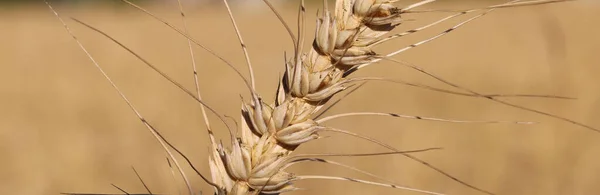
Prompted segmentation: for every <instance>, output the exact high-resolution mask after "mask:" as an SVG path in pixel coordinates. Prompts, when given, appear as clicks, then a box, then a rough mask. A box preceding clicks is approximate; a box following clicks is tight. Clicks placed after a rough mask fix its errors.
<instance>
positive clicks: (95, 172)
mask: <svg viewBox="0 0 600 195" xmlns="http://www.w3.org/2000/svg"><path fill="white" fill-rule="evenodd" d="M500 2H501V1H442V2H440V3H434V4H432V5H431V6H429V7H427V8H457V9H458V8H460V9H466V8H474V7H482V6H485V5H491V4H495V3H500ZM274 3H275V5H276V6H277V7H278V8H279V9H280V10H281V12H282V13H283V16H284V17H285V18H286V20H287V21H288V22H290V23H291V24H292V26H294V27H295V23H294V22H295V16H296V10H297V2H296V1H289V2H279V1H274ZM409 3H411V2H401V5H406V4H409ZM184 4H185V9H186V12H187V15H188V17H187V20H188V23H189V27H190V33H191V34H192V35H193V37H195V38H196V39H198V40H200V41H201V42H202V43H204V44H205V45H206V46H208V47H210V48H211V49H213V50H215V51H216V52H217V53H219V54H221V55H224V56H226V57H227V59H228V60H230V61H232V62H233V63H234V64H235V65H236V66H238V67H239V68H240V69H242V71H243V72H244V73H246V70H245V64H244V58H243V54H242V52H241V49H240V48H239V47H238V46H239V44H238V43H237V40H236V38H235V33H234V31H233V29H232V26H231V24H230V23H229V19H228V18H227V13H226V11H225V9H224V6H223V5H222V3H220V2H219V1H217V2H203V3H191V2H190V1H184ZM142 5H143V6H144V7H146V8H147V9H149V10H150V11H152V12H153V13H155V14H157V15H158V16H160V17H164V18H166V19H167V20H168V21H171V22H173V23H174V24H175V25H177V26H179V27H181V26H182V25H181V24H182V23H181V19H180V17H179V12H178V8H177V4H176V1H159V2H154V3H147V2H146V3H142ZM56 8H57V10H58V11H59V12H61V14H62V15H63V16H64V17H67V16H70V17H75V18H77V19H80V20H82V21H85V22H87V23H89V24H91V25H93V26H95V27H97V28H99V29H101V30H104V31H106V32H107V33H108V34H110V35H112V36H114V38H116V39H118V40H120V41H121V42H123V43H124V44H125V45H127V46H129V47H130V48H131V49H133V50H134V51H136V52H138V53H139V54H141V55H142V56H144V57H145V58H146V59H147V60H149V61H150V62H152V63H154V64H155V65H157V66H158V67H159V68H160V69H161V70H163V71H165V72H166V73H168V74H169V75H170V76H172V77H173V78H176V79H177V80H178V81H179V82H181V83H183V84H184V85H185V86H186V87H187V88H188V89H190V90H193V89H194V85H193V77H192V73H191V63H190V57H189V53H188V50H187V42H186V40H185V38H183V37H182V36H180V35H178V34H177V33H175V32H174V31H172V30H170V29H168V28H167V27H166V26H164V25H163V24H161V23H160V22H158V21H156V20H154V19H152V18H150V17H148V16H146V15H144V14H143V13H141V12H139V11H137V10H135V9H133V8H131V7H128V6H125V5H123V4H121V3H119V2H118V1H114V2H111V3H108V4H98V3H81V2H79V3H75V4H58V3H57V4H56ZM232 9H233V11H234V12H235V13H234V14H235V16H236V17H237V19H238V23H239V25H240V28H241V31H242V33H243V36H244V39H245V41H246V42H247V45H248V48H249V51H250V55H251V59H252V62H253V63H254V65H255V71H256V75H257V78H258V80H257V86H258V90H259V92H260V93H261V94H262V96H263V97H264V98H265V99H266V100H267V102H270V101H272V97H273V94H274V91H275V88H276V84H277V79H278V75H280V74H281V73H282V72H283V65H282V61H283V52H284V51H287V52H288V54H290V52H292V48H291V43H290V41H289V37H287V33H286V32H285V31H284V29H283V28H282V27H281V25H280V24H279V23H278V21H277V19H276V18H275V17H274V15H273V14H272V13H271V12H269V10H268V9H267V7H266V6H264V5H263V4H262V3H261V2H259V1H257V0H253V1H235V2H233V7H232ZM317 9H320V6H319V5H318V4H310V5H309V6H308V12H307V16H308V17H309V18H308V20H307V21H308V23H307V27H308V29H307V34H308V37H307V39H309V40H310V39H312V38H313V29H314V21H315V14H314V13H316V10H317ZM0 10H1V11H0V81H1V82H0V89H1V90H0V155H1V156H2V160H1V161H0V194H24V195H29V194H31V195H33V194H58V193H60V192H85V193H120V192H119V191H118V190H116V189H115V188H113V187H112V186H111V185H110V184H111V183H112V184H115V185H117V186H119V187H122V188H123V189H125V190H127V191H128V192H129V193H143V192H145V190H144V188H143V186H142V185H141V183H140V182H139V181H138V179H137V178H136V176H135V174H134V173H133V171H132V170H131V166H134V167H135V168H136V169H137V170H138V172H139V173H140V175H141V176H142V177H143V179H144V181H145V182H146V183H147V184H148V186H149V187H150V188H151V190H152V192H153V193H161V194H177V189H181V190H183V188H184V186H183V183H182V182H181V180H180V178H179V177H177V179H176V181H174V180H173V177H172V176H171V170H170V169H169V167H168V165H167V161H166V160H165V153H164V152H162V150H161V148H160V147H159V145H158V144H157V143H156V142H155V140H154V138H153V137H151V134H150V133H149V132H148V130H146V129H145V128H144V126H143V125H142V124H141V123H140V122H139V120H137V119H136V117H135V115H134V114H133V113H132V112H131V111H130V110H129V109H128V108H127V106H126V104H125V103H124V102H123V101H122V100H121V99H120V98H119V96H118V94H117V93H116V92H115V91H114V90H113V89H112V88H111V87H110V85H109V84H108V82H106V81H105V80H104V78H102V76H101V74H100V73H99V72H98V71H97V70H96V69H95V68H94V67H93V66H92V64H91V63H90V61H89V59H87V58H86V56H85V55H84V53H83V52H82V51H80V50H79V48H78V47H77V45H76V44H75V42H74V41H73V40H72V39H71V38H70V37H69V36H68V34H67V33H66V32H65V30H64V29H63V27H62V25H61V24H60V23H59V22H58V20H57V19H56V18H55V17H54V16H53V15H52V14H51V12H50V11H49V10H48V9H47V8H46V7H45V5H44V4H43V3H42V2H40V1H33V2H32V1H30V2H29V3H27V4H2V5H0ZM441 16H442V14H415V15H411V16H409V18H412V19H416V20H415V21H411V22H407V23H406V24H404V25H403V26H402V27H400V28H398V29H397V30H396V31H397V32H401V31H403V30H407V29H410V28H414V27H417V26H420V25H423V24H426V23H427V22H431V21H434V20H435V19H436V18H440V17H441ZM461 19H465V18H464V17H463V18H461ZM458 21H459V20H452V22H450V23H446V24H444V25H441V26H439V27H436V28H432V29H430V30H427V31H425V32H423V33H419V34H418V35H414V36H409V37H406V38H402V39H401V40H397V41H393V42H391V43H388V44H385V46H382V47H379V48H378V49H377V51H379V52H380V53H387V52H390V51H393V50H394V49H398V48H400V47H403V46H406V45H408V44H411V43H413V42H416V41H418V40H421V39H423V38H425V37H428V36H432V35H435V34H436V33H438V32H441V31H443V30H444V29H446V28H448V27H450V26H452V25H453V24H455V23H457V22H458ZM67 22H68V23H69V24H70V25H71V28H72V29H73V30H74V32H75V33H76V34H77V36H78V37H79V38H80V40H81V41H82V42H83V44H84V45H85V46H86V47H88V49H89V50H90V52H91V53H92V55H93V56H94V57H95V58H96V59H97V60H98V62H99V63H100V64H101V65H102V66H104V67H105V69H106V71H107V72H108V73H109V74H110V75H111V76H112V77H113V79H114V80H115V81H116V82H117V84H118V85H119V86H120V87H121V88H122V90H123V91H124V92H125V94H126V95H127V96H128V97H129V98H130V99H131V100H132V102H133V103H134V104H135V105H136V106H137V107H138V108H139V110H140V111H141V113H142V114H143V115H144V116H145V117H146V118H147V119H148V120H149V121H150V122H151V123H152V124H154V125H155V126H156V127H157V128H158V129H159V130H161V131H162V133H163V134H165V136H166V137H167V138H168V139H169V140H170V141H171V142H172V143H174V144H175V145H176V146H177V147H178V148H179V149H181V150H182V151H184V153H185V154H187V155H188V156H189V157H190V158H191V159H192V161H193V162H194V163H195V166H196V167H198V168H199V169H200V171H202V172H203V173H205V174H209V170H208V165H207V152H208V138H207V136H206V135H205V129H204V125H203V122H202V120H201V114H200V107H199V105H198V104H197V103H195V102H194V101H193V100H192V99H191V98H189V97H188V96H187V95H186V94H184V93H183V92H181V91H179V90H178V89H177V88H176V87H174V86H173V85H171V84H169V83H168V82H167V81H166V80H164V79H163V78H161V77H160V76H159V75H158V74H156V73H154V72H152V71H151V70H150V69H149V68H147V67H146V66H145V65H143V64H142V63H141V62H140V61H139V60H137V59H136V58H135V57H133V56H132V55H130V54H129V53H127V52H126V51H125V50H123V49H121V48H120V47H119V46H117V45H115V44H114V43H112V42H111V41H109V40H108V39H106V38H104V37H102V36H101V35H99V34H97V33H95V32H93V31H91V30H89V29H87V28H85V27H82V26H81V25H78V24H76V23H75V22H73V21H72V20H68V21H67ZM598 24H600V4H599V3H597V2H595V1H592V0H589V1H585V0H584V1H577V2H570V3H562V4H555V5H544V6H536V7H526V8H514V9H504V10H498V11H496V12H494V13H492V14H490V15H488V16H485V17H484V18H482V19H479V20H477V21H475V22H473V23H471V24H469V25H467V26H465V27H464V28H461V29H460V30H457V31H454V32H452V33H451V34H449V35H447V36H445V37H443V38H441V39H439V40H437V41H434V42H432V43H430V44H426V45H424V46H422V47H418V48H416V49H414V50H410V51H408V52H406V53H403V54H401V55H399V56H397V57H396V58H397V59H402V60H404V61H408V62H411V63H414V64H417V65H419V66H421V67H423V68H424V69H426V70H429V71H431V72H433V73H435V74H437V75H440V76H442V77H444V78H447V79H449V80H451V81H453V82H456V83H458V84H460V85H463V86H466V87H468V88H470V89H473V90H475V91H478V92H481V93H521V94H523V93H526V94H552V95H564V96H572V97H577V98H578V99H577V100H552V99H540V98H510V99H508V98H507V99H506V100H508V101H510V102H513V103H517V104H520V105H524V106H528V107H531V108H535V109H539V110H542V111H545V112H549V113H554V114H557V115H560V116H564V117H567V118H570V119H573V120H576V121H580V122H582V123H585V124H589V125H591V126H594V127H597V128H600V120H599V116H600V91H599V90H598V89H599V88H600V77H598V72H600V57H599V56H598V54H599V52H600V37H599V36H598V34H600V27H599V26H598ZM195 53H196V59H197V60H198V64H199V75H200V81H201V82H200V87H201V90H202V93H203V96H204V98H205V100H206V102H207V103H208V104H210V105H211V106H213V107H214V108H215V109H216V110H218V111H219V112H220V113H221V114H224V115H228V116H232V117H233V118H234V119H236V120H239V108H240V95H243V96H245V97H247V90H246V89H245V88H244V86H243V85H242V82H241V80H240V79H239V78H238V77H237V76H236V75H235V74H234V73H233V72H232V71H231V70H230V69H228V68H226V66H225V65H224V64H223V63H222V62H220V61H218V60H217V59H216V58H215V57H213V56H210V55H209V54H208V53H207V52H204V51H202V50H201V49H200V48H198V47H195ZM356 76H380V77H386V78H392V79H402V80H405V81H410V82H418V83H422V84H428V85H433V86H437V87H443V88H447V89H451V88H448V87H447V86H444V85H443V84H440V83H438V82H435V81H434V80H433V79H431V78H428V77H426V76H423V75H421V74H418V73H416V72H415V71H411V70H409V69H407V68H404V67H402V66H398V65H394V64H393V63H390V62H384V63H380V64H378V65H375V66H371V67H369V68H366V69H364V71H361V72H359V73H357V74H356ZM348 111H379V112H396V113H401V114H409V115H420V116H430V117H440V118H454V119H465V120H520V121H523V120H525V121H536V122H540V124H536V125H514V124H452V123H440V122H428V121H414V120H404V119H390V118H382V117H353V118H345V119H340V120H336V121H332V122H331V123H329V125H331V126H335V127H338V128H343V129H347V130H350V131H353V132H357V133H361V134H363V135H368V136H370V137H374V138H376V139H378V140H381V141H383V142H385V143H389V144H391V145H393V146H395V147H396V148H400V149H407V150H410V149H419V148H426V147H443V148H444V149H443V150H441V151H432V152H426V153H421V154H416V155H417V156H419V157H421V158H422V159H424V160H426V161H428V162H430V163H431V164H433V165H435V166H438V167H440V168H441V169H443V170H445V171H447V172H448V173H450V174H452V175H454V176H456V177H458V178H460V179H463V180H465V181H467V182H469V183H470V184H473V185H475V186H478V187H481V188H483V189H487V190H489V191H492V192H495V193H498V194H504V195H508V194H520V195H530V194H546V195H552V194H598V193H600V186H599V185H598V184H599V183H600V155H599V154H600V134H599V133H597V132H593V131H590V130H587V129H584V128H580V127H577V126H574V125H572V124H569V123H566V122H562V121H560V120H557V119H553V118H549V117H545V116H541V115H538V114H533V113H530V112H527V111H523V110H519V109H515V108H511V107H507V106H503V105H499V104H496V103H493V102H491V101H486V100H484V99H478V98H469V97H461V96H455V95H448V94H441V93H437V92H431V91H427V90H423V89H419V88H414V87H408V86H403V85H399V84H390V83H384V82H371V83H368V84H367V85H365V87H364V88H362V89H360V90H358V91H357V92H356V93H355V94H353V95H351V96H349V97H348V98H347V99H345V100H344V101H342V102H341V103H340V104H339V105H338V106H336V107H334V109H332V110H331V112H330V113H329V114H333V113H341V112H348ZM211 119H212V121H211V122H212V124H213V126H214V128H215V131H216V133H217V136H219V137H220V138H222V139H224V141H225V142H227V136H228V134H227V133H226V130H225V128H224V126H223V125H222V124H219V123H218V122H217V120H216V118H215V117H214V116H211ZM229 122H230V123H232V124H233V121H229ZM381 151H385V150H384V148H381V147H378V146H376V145H373V144H370V143H367V142H365V141H362V140H358V139H355V138H352V137H346V136H341V135H336V134H331V137H330V138H327V139H322V140H318V141H315V142H311V143H309V144H306V145H303V146H302V147H301V148H300V150H299V151H298V152H299V153H360V152H381ZM334 159H335V160H337V161H341V162H344V163H347V164H349V165H353V166H356V167H359V168H361V169H364V170H367V171H369V172H371V173H374V174H377V175H380V176H383V177H385V178H388V179H390V180H392V181H395V182H396V183H398V184H403V185H408V186H412V187H416V188H421V189H427V190H432V191H437V192H443V193H448V194H480V193H478V192H476V191H474V190H471V189H469V188H467V187H465V186H462V185H460V184H458V183H456V182H454V181H452V180H450V179H448V178H446V177H444V176H442V175H440V174H438V173H436V172H435V171H432V170H430V169H428V168H427V167H425V166H423V165H421V164H419V163H416V162H413V161H410V160H408V159H407V158H404V157H402V156H400V155H398V156H379V157H352V158H343V157H336V158H334ZM293 170H294V171H296V172H297V173H301V174H325V175H337V176H348V177H357V178H363V179H370V178H368V177H366V176H364V175H361V174H359V173H356V172H353V171H349V170H346V169H343V168H338V167H333V166H330V165H323V164H315V163H313V164H311V163H307V164H303V165H299V166H297V167H293ZM186 171H187V173H188V176H190V178H191V179H192V181H193V182H194V189H196V190H202V191H204V192H205V193H209V192H212V189H210V188H209V187H208V185H206V184H204V183H203V182H201V180H200V179H199V178H198V177H197V176H195V175H194V174H193V171H192V170H191V169H189V168H188V169H186ZM297 185H298V186H300V187H302V188H305V189H306V190H303V191H298V192H295V193H291V194H414V193H410V192H405V191H400V190H395V189H387V188H382V187H373V186H367V185H363V184H352V183H347V182H340V181H300V182H298V183H297Z"/></svg>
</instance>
